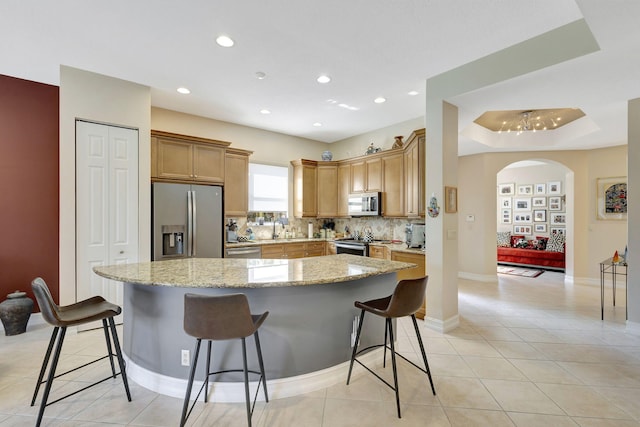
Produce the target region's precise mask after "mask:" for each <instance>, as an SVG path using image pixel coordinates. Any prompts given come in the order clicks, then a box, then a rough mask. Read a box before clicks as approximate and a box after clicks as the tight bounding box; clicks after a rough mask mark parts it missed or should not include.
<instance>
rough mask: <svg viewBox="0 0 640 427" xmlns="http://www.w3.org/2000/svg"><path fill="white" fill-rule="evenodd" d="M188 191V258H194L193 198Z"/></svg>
mask: <svg viewBox="0 0 640 427" xmlns="http://www.w3.org/2000/svg"><path fill="white" fill-rule="evenodd" d="M191 193H192V192H191V191H187V256H188V257H190V256H192V252H193V250H192V248H193V197H192V195H191Z"/></svg>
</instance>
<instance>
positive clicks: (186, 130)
mask: <svg viewBox="0 0 640 427" xmlns="http://www.w3.org/2000/svg"><path fill="white" fill-rule="evenodd" d="M151 129H154V130H162V131H165V132H173V133H179V134H183V135H191V136H199V137H202V138H210V139H217V140H221V141H227V142H230V143H231V147H234V148H241V149H243V150H251V151H253V155H251V157H250V160H249V161H250V162H252V163H263V164H268V165H275V166H288V165H289V161H291V160H293V159H310V160H322V157H321V156H322V152H323V151H324V150H327V149H329V147H330V145H329V144H326V143H324V142H319V141H314V140H311V139H305V138H298V137H295V136H290V135H284V134H281V133H277V132H270V131H266V130H261V129H257V128H251V127H247V126H242V125H237V124H234V123H228V122H222V121H219V120H214V119H208V118H205V117H200V116H194V115H191V114H185V113H180V112H177V111H171V110H165V109H162V108H155V107H154V108H152V109H151Z"/></svg>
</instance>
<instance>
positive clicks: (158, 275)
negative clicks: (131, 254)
mask: <svg viewBox="0 0 640 427" xmlns="http://www.w3.org/2000/svg"><path fill="white" fill-rule="evenodd" d="M413 267H415V264H412V263H405V262H398V261H388V260H382V259H375V258H367V257H361V256H357V255H347V254H340V255H328V256H321V257H311V258H299V259H289V260H285V259H238V258H232V259H229V258H189V259H179V260H169V261H155V262H143V263H138V264H121V265H108V266H98V267H94V268H93V271H94V272H95V273H96V274H98V275H99V276H102V277H106V278H107V279H112V280H117V281H120V282H129V283H136V284H142V285H153V286H174V287H187V288H265V287H283V286H307V285H318V284H326V283H336V282H346V281H350V280H357V279H363V278H366V277H371V276H377V275H380V274H387V273H394V272H396V271H400V270H405V269H409V268H413Z"/></svg>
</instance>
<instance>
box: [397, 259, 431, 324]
mask: <svg viewBox="0 0 640 427" xmlns="http://www.w3.org/2000/svg"><path fill="white" fill-rule="evenodd" d="M391 260H392V261H400V262H410V263H413V264H416V265H417V267H414V268H410V269H408V270H401V271H398V272H397V273H396V275H397V277H398V280H403V279H418V278H420V277H424V276H426V275H427V266H426V264H427V259H426V257H425V255H424V254H421V253H410V252H399V251H391ZM425 313H426V298H425V300H424V301H422V307H421V308H420V310H418V312H417V313H416V317H417V318H418V319H424V316H425Z"/></svg>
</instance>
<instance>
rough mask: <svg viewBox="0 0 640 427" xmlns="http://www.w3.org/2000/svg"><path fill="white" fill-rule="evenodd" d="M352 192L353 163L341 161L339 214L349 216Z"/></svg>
mask: <svg viewBox="0 0 640 427" xmlns="http://www.w3.org/2000/svg"><path fill="white" fill-rule="evenodd" d="M350 192H351V165H350V164H348V163H341V164H340V165H339V166H338V214H337V215H336V216H339V217H345V216H349V193H350Z"/></svg>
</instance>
